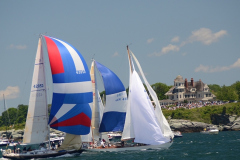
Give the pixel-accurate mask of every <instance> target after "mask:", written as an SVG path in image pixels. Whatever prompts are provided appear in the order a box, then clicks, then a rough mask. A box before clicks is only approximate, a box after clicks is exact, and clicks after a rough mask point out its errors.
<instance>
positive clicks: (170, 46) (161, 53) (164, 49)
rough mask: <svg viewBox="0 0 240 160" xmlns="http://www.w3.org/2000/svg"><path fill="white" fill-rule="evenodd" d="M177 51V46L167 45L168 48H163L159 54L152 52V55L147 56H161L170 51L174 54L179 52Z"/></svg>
mask: <svg viewBox="0 0 240 160" xmlns="http://www.w3.org/2000/svg"><path fill="white" fill-rule="evenodd" d="M179 49H180V48H179V47H178V46H176V45H172V44H169V45H168V46H166V47H163V48H162V50H161V52H154V53H152V54H149V56H162V55H164V54H167V53H168V52H170V51H174V52H176V51H179Z"/></svg>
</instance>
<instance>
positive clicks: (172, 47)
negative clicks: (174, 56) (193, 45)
mask: <svg viewBox="0 0 240 160" xmlns="http://www.w3.org/2000/svg"><path fill="white" fill-rule="evenodd" d="M170 51H179V47H178V46H175V45H172V44H169V45H168V46H166V47H163V48H162V51H161V52H162V53H164V54H166V53H168V52H170Z"/></svg>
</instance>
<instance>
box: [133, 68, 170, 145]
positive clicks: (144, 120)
mask: <svg viewBox="0 0 240 160" xmlns="http://www.w3.org/2000/svg"><path fill="white" fill-rule="evenodd" d="M130 87H131V88H130V90H131V92H130V94H131V96H130V98H131V99H130V106H131V116H132V122H133V128H134V134H135V140H134V142H136V143H144V144H151V145H159V144H163V143H166V142H168V141H169V140H167V139H166V138H165V137H164V136H163V134H162V131H161V129H160V127H159V125H158V123H157V119H156V118H155V114H154V108H153V106H152V103H151V101H150V99H149V97H148V95H147V92H146V90H145V88H144V86H143V84H142V81H141V79H140V77H139V76H138V74H137V72H136V71H135V70H134V71H133V74H132V80H131V86H130ZM149 124H150V125H149Z"/></svg>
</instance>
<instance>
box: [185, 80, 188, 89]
mask: <svg viewBox="0 0 240 160" xmlns="http://www.w3.org/2000/svg"><path fill="white" fill-rule="evenodd" d="M185 87H186V88H188V82H187V78H185Z"/></svg>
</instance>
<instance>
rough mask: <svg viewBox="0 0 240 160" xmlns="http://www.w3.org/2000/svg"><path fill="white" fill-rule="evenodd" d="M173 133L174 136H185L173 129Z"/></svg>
mask: <svg viewBox="0 0 240 160" xmlns="http://www.w3.org/2000/svg"><path fill="white" fill-rule="evenodd" d="M173 134H174V138H179V137H182V136H183V135H182V133H181V132H180V131H173Z"/></svg>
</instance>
